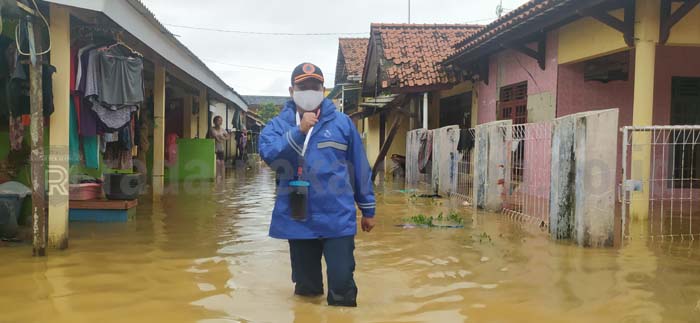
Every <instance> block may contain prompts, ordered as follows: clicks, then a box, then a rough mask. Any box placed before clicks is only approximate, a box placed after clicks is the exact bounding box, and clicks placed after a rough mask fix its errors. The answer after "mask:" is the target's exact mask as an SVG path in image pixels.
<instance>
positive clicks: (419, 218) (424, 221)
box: [406, 214, 435, 227]
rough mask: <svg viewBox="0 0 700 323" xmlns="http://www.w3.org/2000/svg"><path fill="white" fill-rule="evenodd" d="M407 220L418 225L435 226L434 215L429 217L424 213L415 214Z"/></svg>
mask: <svg viewBox="0 0 700 323" xmlns="http://www.w3.org/2000/svg"><path fill="white" fill-rule="evenodd" d="M406 222H410V223H413V224H416V225H426V226H429V227H433V226H435V225H434V224H433V217H432V216H430V217H428V216H425V215H423V214H418V215H414V216H412V217H410V218H408V219H406Z"/></svg>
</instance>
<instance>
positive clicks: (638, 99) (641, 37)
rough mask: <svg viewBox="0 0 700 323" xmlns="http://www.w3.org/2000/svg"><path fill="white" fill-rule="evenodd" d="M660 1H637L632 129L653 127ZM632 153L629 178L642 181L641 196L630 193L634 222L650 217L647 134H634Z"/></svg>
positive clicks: (649, 164) (649, 167)
mask: <svg viewBox="0 0 700 323" xmlns="http://www.w3.org/2000/svg"><path fill="white" fill-rule="evenodd" d="M659 1H660V0H638V1H637V5H636V18H635V24H636V25H635V53H636V54H635V62H634V64H635V65H634V111H633V113H632V125H634V126H650V125H652V115H653V111H654V68H655V66H656V44H657V43H658V41H659V14H660V12H659V8H660V7H659V6H660V2H659ZM633 140H634V142H633V143H632V144H633V145H634V146H635V147H638V148H636V149H634V150H633V151H632V165H631V167H632V169H631V175H632V178H633V179H635V180H641V181H642V182H643V183H644V187H643V188H642V191H641V192H632V193H631V199H632V203H631V205H630V215H631V217H632V218H633V219H636V220H645V219H647V218H648V216H649V191H650V185H651V184H650V182H649V176H650V173H651V146H650V143H651V137H650V134H649V133H635V135H634V138H633Z"/></svg>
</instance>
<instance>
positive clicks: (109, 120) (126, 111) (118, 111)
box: [92, 102, 138, 130]
mask: <svg viewBox="0 0 700 323" xmlns="http://www.w3.org/2000/svg"><path fill="white" fill-rule="evenodd" d="M92 110H93V111H95V113H96V114H97V118H98V119H99V120H100V121H101V122H102V123H103V124H104V126H105V127H106V128H107V129H113V130H117V129H121V128H122V127H123V126H124V125H126V124H127V123H129V122H130V121H131V113H132V112H135V111H137V110H138V109H137V108H136V106H135V105H129V106H123V107H119V106H105V105H104V104H101V103H97V102H93V103H92Z"/></svg>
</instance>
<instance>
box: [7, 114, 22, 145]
mask: <svg viewBox="0 0 700 323" xmlns="http://www.w3.org/2000/svg"><path fill="white" fill-rule="evenodd" d="M23 141H24V126H23V125H22V117H15V116H13V115H10V148H11V149H12V150H14V151H17V150H21V149H22V142H23Z"/></svg>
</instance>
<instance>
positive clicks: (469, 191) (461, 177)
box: [452, 129, 476, 205]
mask: <svg viewBox="0 0 700 323" xmlns="http://www.w3.org/2000/svg"><path fill="white" fill-rule="evenodd" d="M462 135H467V136H470V137H471V138H469V140H470V141H471V142H472V143H474V142H475V141H476V133H475V130H474V129H469V131H468V132H467V133H465V132H464V131H462V132H461V133H460V136H462ZM460 140H463V139H462V138H460ZM473 152H474V147H473V144H472V145H471V147H468V148H466V149H461V150H459V155H460V156H461V158H460V159H459V161H458V162H457V189H456V190H455V192H453V193H452V195H453V196H455V197H457V198H459V199H461V200H464V201H466V202H467V203H468V204H469V205H474V160H473Z"/></svg>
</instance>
